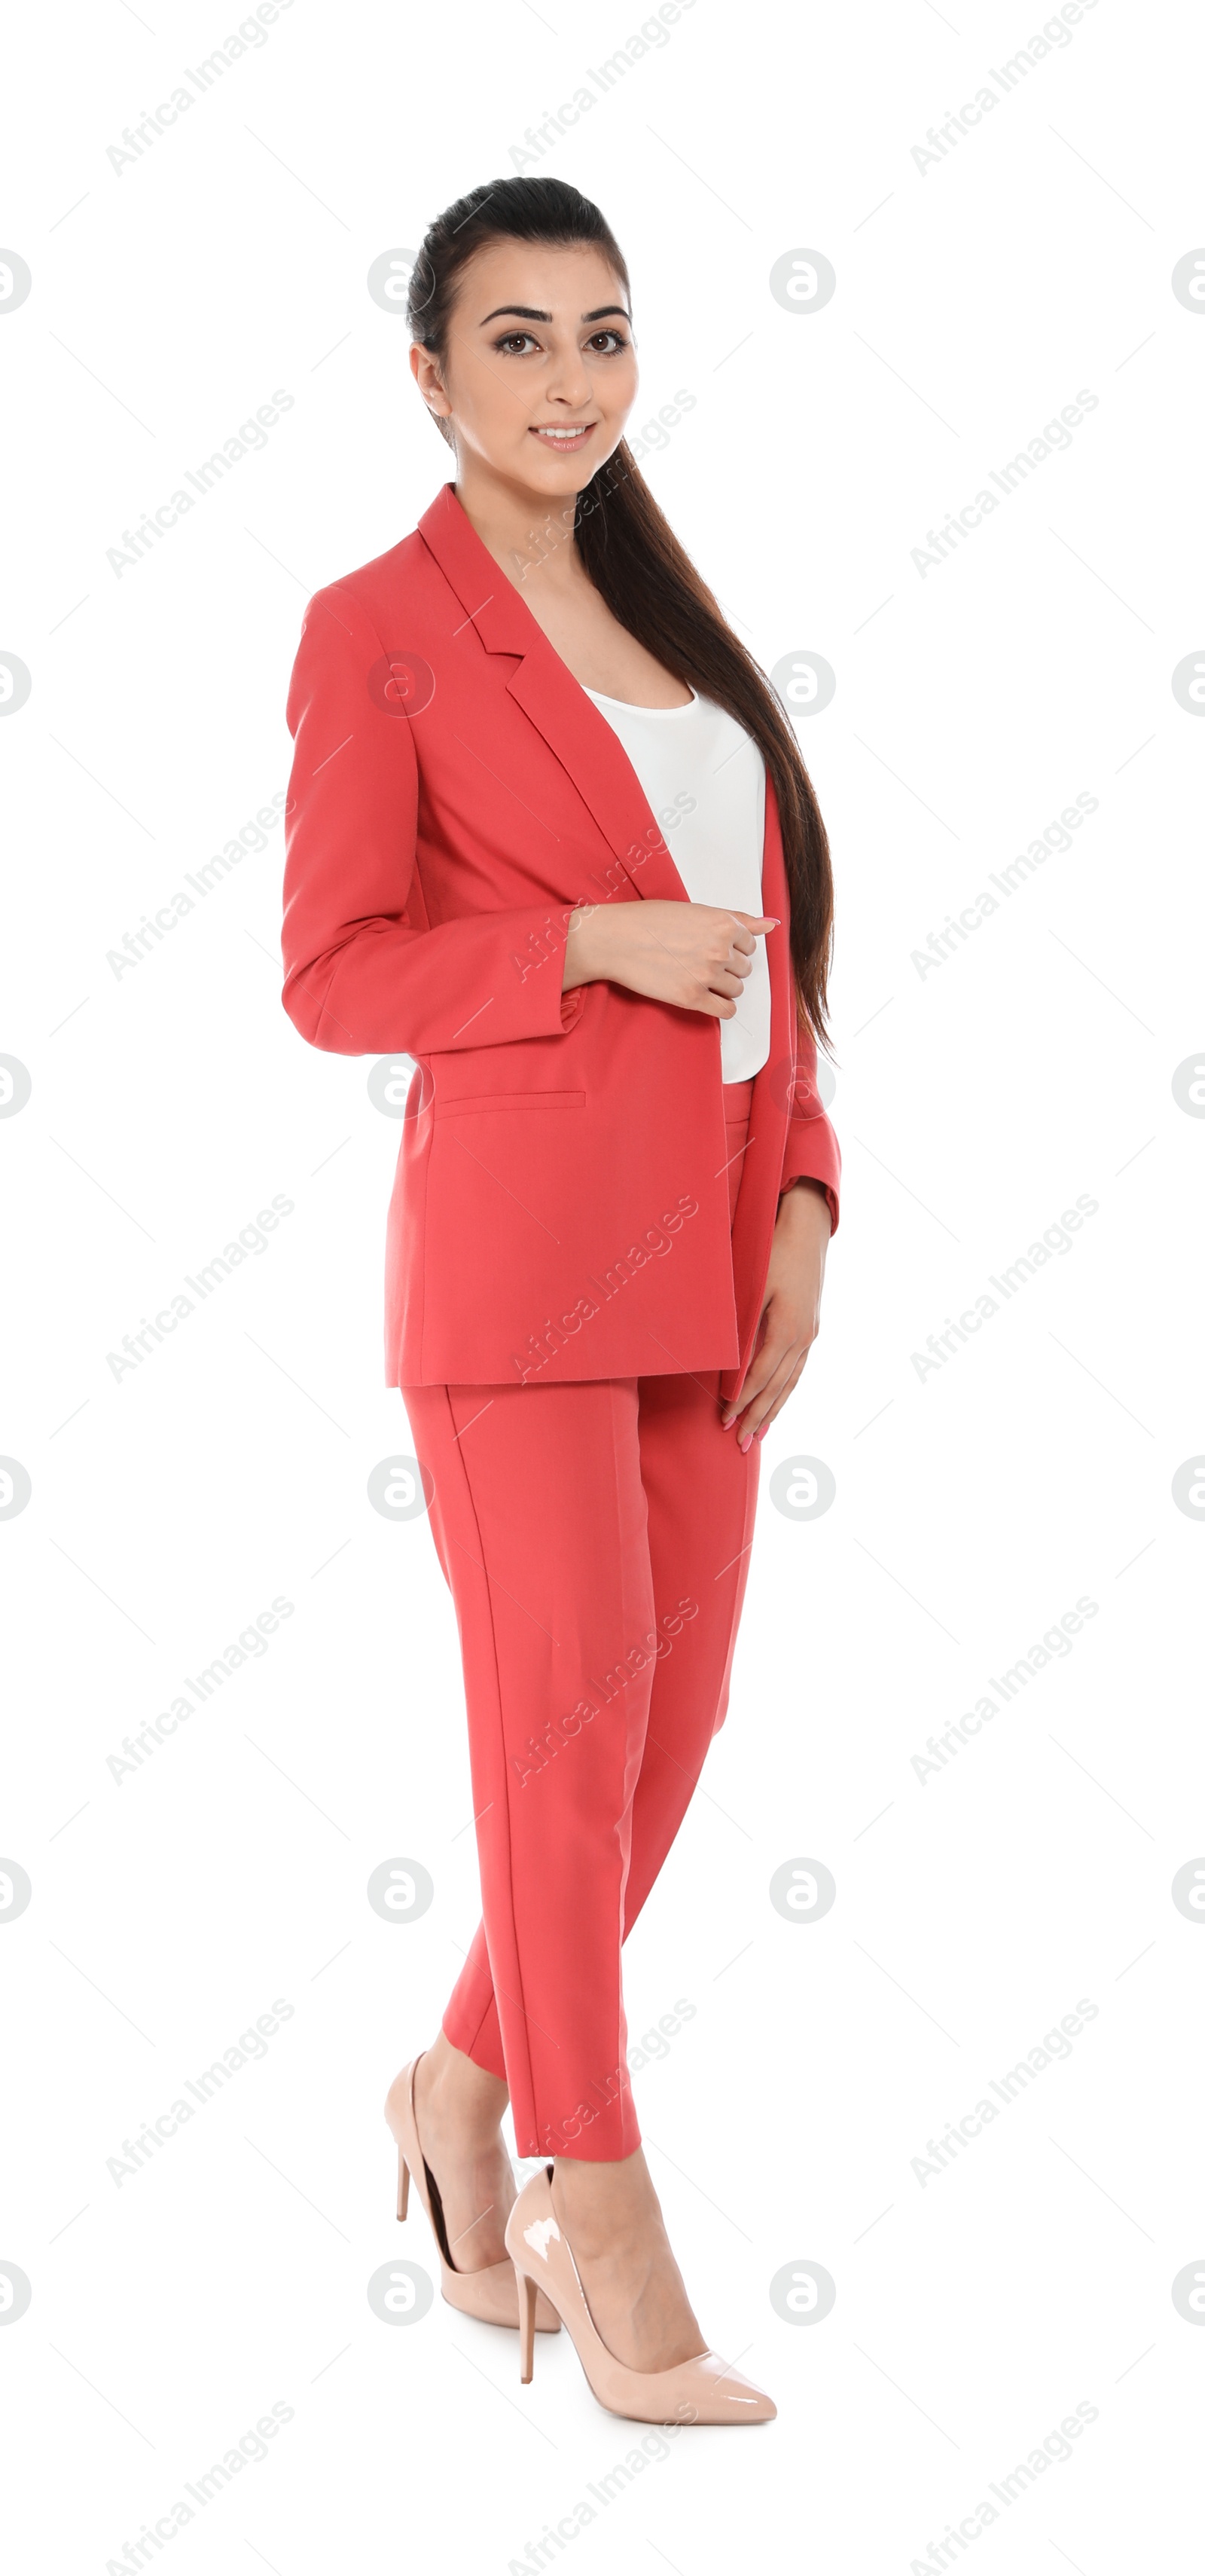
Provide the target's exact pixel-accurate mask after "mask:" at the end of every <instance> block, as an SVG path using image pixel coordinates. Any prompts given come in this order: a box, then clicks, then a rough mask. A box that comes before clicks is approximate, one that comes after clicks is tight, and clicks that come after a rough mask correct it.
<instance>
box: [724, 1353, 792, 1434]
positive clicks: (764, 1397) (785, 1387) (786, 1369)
mask: <svg viewBox="0 0 1205 2576" xmlns="http://www.w3.org/2000/svg"><path fill="white" fill-rule="evenodd" d="M801 1368H803V1360H801V1358H798V1352H793V1355H788V1358H785V1360H783V1370H778V1373H775V1378H772V1381H770V1386H765V1388H762V1391H760V1394H757V1396H754V1399H752V1401H749V1404H747V1406H744V1412H742V1419H739V1422H736V1448H739V1450H747V1448H752V1443H754V1440H760V1437H762V1427H765V1422H767V1417H770V1412H772V1409H778V1404H785V1399H788V1394H790V1388H793V1383H796V1378H798V1370H801Z"/></svg>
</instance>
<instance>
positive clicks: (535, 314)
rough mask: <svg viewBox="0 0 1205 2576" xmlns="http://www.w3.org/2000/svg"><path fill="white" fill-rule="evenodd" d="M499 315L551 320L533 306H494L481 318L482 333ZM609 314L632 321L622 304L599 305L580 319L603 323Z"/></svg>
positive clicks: (533, 319)
mask: <svg viewBox="0 0 1205 2576" xmlns="http://www.w3.org/2000/svg"><path fill="white" fill-rule="evenodd" d="M501 313H515V314H517V315H518V317H519V319H520V320H521V321H523V322H551V320H552V315H551V313H542V312H541V311H540V310H539V308H538V307H537V306H536V305H534V304H496V305H495V306H494V310H493V312H492V313H487V314H485V316H484V317H483V319H482V323H481V329H482V330H483V331H484V329H485V325H486V323H487V322H496V321H497V319H498V316H499V314H501ZM611 313H619V314H622V316H623V319H624V321H625V322H630V321H631V319H632V317H631V314H630V313H629V312H628V311H627V310H626V308H625V306H623V305H622V304H600V305H598V306H597V307H596V308H595V311H594V312H593V313H583V315H582V317H581V318H582V320H583V322H603V321H605V320H606V318H607V316H608V314H611Z"/></svg>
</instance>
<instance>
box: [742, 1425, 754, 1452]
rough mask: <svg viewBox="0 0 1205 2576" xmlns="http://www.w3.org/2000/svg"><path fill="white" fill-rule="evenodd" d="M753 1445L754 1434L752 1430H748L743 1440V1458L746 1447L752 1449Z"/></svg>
mask: <svg viewBox="0 0 1205 2576" xmlns="http://www.w3.org/2000/svg"><path fill="white" fill-rule="evenodd" d="M752 1447H753V1434H752V1432H751V1431H747V1432H746V1433H745V1437H744V1439H743V1440H742V1442H741V1456H742V1458H743V1457H744V1454H745V1451H746V1449H751V1448H752Z"/></svg>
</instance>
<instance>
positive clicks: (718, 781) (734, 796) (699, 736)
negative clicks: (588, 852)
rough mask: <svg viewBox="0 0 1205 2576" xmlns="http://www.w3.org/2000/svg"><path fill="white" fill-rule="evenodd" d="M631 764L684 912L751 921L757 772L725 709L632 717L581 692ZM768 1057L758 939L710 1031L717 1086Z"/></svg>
mask: <svg viewBox="0 0 1205 2576" xmlns="http://www.w3.org/2000/svg"><path fill="white" fill-rule="evenodd" d="M586 695H587V697H588V698H592V699H593V701H594V704H595V706H596V707H597V708H598V711H599V714H600V715H604V716H605V717H606V719H607V722H608V724H609V725H610V726H611V727H612V729H613V731H614V732H615V733H616V734H617V735H618V736H619V740H620V742H621V743H622V744H623V748H624V750H625V751H626V753H627V755H628V759H629V760H630V761H631V764H632V767H633V769H634V770H635V772H636V775H637V777H638V779H639V780H640V784H641V786H642V788H643V789H644V793H645V796H646V797H647V799H648V802H649V805H650V806H651V808H652V810H653V813H654V814H655V815H656V817H657V821H658V822H659V824H660V825H661V829H662V831H663V832H664V834H665V842H666V847H667V849H668V850H669V853H670V856H671V858H672V860H673V862H674V866H675V867H676V869H677V871H678V874H679V876H680V877H681V879H682V883H683V885H684V886H685V888H686V891H687V894H688V895H689V897H690V900H691V902H692V903H711V904H717V905H719V906H721V907H722V908H724V909H726V910H729V911H735V912H748V913H752V915H753V917H754V919H755V920H759V919H760V918H761V914H762V910H763V905H762V883H761V875H762V850H763V846H764V840H765V822H766V769H765V762H764V760H763V759H762V755H761V751H760V749H759V747H758V745H757V743H756V742H754V740H753V739H752V736H751V735H749V734H747V733H746V732H745V729H744V727H743V725H739V724H738V723H737V721H736V718H735V716H730V715H729V713H728V711H727V708H726V707H719V706H716V705H715V703H714V701H713V700H712V699H710V698H702V697H700V696H699V695H698V694H697V693H696V694H695V696H693V697H692V699H691V701H690V704H689V706H685V707H634V706H629V705H628V704H627V702H626V700H625V699H623V698H604V697H603V696H601V695H600V693H599V691H598V690H597V689H587V691H586ZM769 1052H770V973H769V968H768V966H767V964H766V937H765V933H764V932H759V933H758V934H757V952H756V955H755V957H754V960H753V965H752V968H751V970H750V972H749V974H748V975H747V976H746V978H745V989H744V992H743V993H742V995H741V998H740V1000H739V1001H738V1003H737V1006H736V1013H735V1016H734V1018H732V1019H730V1020H721V1022H720V1078H721V1080H722V1081H723V1082H745V1081H747V1080H748V1078H749V1076H750V1074H754V1073H757V1072H758V1071H759V1070H760V1068H761V1066H762V1065H763V1064H764V1063H765V1061H766V1058H767V1056H768V1055H769Z"/></svg>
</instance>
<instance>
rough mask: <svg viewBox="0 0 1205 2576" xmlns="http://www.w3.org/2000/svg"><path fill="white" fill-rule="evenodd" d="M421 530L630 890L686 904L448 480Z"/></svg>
mask: <svg viewBox="0 0 1205 2576" xmlns="http://www.w3.org/2000/svg"><path fill="white" fill-rule="evenodd" d="M418 526H419V534H420V536H421V537H422V539H423V541H424V544H426V545H427V546H429V548H430V550H431V552H432V554H433V555H434V556H435V559H436V561H437V563H438V565H439V567H440V570H441V572H442V573H443V574H444V576H445V579H446V580H447V581H448V582H450V584H451V586H452V589H453V590H454V591H455V593H456V596H457V598H458V599H459V600H460V602H461V604H462V606H463V608H464V609H465V611H466V619H471V621H472V624H473V626H474V627H475V629H476V631H477V634H478V637H479V638H480V641H481V642H482V644H484V646H485V649H486V651H487V653H510V654H514V655H516V656H517V661H516V667H515V669H514V670H513V671H512V672H511V675H510V678H509V680H508V681H507V684H506V685H507V687H508V689H509V691H510V694H511V696H512V697H513V698H515V699H516V700H517V702H518V704H519V705H520V706H521V707H522V709H523V712H524V714H525V715H526V716H528V717H530V720H531V722H532V724H534V725H535V727H536V729H537V732H539V733H541V734H542V735H543V737H544V740H545V742H546V743H547V744H548V746H549V749H550V750H551V751H552V752H554V753H555V755H556V757H557V759H558V760H559V761H560V762H561V765H562V767H563V768H564V769H566V770H567V771H568V773H569V775H570V777H571V778H572V780H573V784H574V786H575V787H576V788H577V790H578V793H579V795H580V796H581V797H582V798H583V800H584V802H585V803H586V804H587V805H588V806H589V809H590V812H591V813H592V815H593V816H594V820H595V822H596V823H597V825H598V827H599V830H600V832H601V833H602V834H603V837H604V839H605V840H606V841H607V843H608V844H609V846H610V848H611V850H612V851H613V853H614V855H615V858H616V859H617V860H618V862H619V865H620V867H621V868H622V869H623V871H624V873H625V875H627V876H628V877H629V878H630V880H631V883H632V885H633V886H634V887H635V890H636V892H637V894H640V895H644V896H646V897H649V896H656V897H659V898H660V899H661V900H662V901H665V902H670V903H686V902H688V901H689V897H688V895H687V891H686V888H685V886H684V885H683V883H682V879H681V877H680V876H679V874H678V871H677V869H676V867H675V866H674V862H673V860H672V858H671V857H670V854H669V851H668V849H667V847H666V844H665V839H664V836H663V834H662V831H661V828H660V825H659V824H658V822H657V820H656V817H655V816H654V814H653V812H652V809H651V807H650V806H649V803H648V800H647V798H646V796H645V793H644V790H643V788H642V786H641V784H640V781H639V779H638V777H637V775H636V772H635V770H634V769H633V767H632V764H631V761H630V760H629V759H628V755H627V753H626V751H625V750H624V748H623V745H622V743H621V742H620V740H619V737H618V735H617V734H616V733H615V732H613V730H612V728H611V726H610V725H609V724H608V723H607V720H606V717H605V716H604V715H600V713H599V710H598V708H597V707H596V706H595V705H594V703H593V700H592V699H590V698H588V697H587V695H586V692H585V690H584V689H583V688H582V687H581V685H580V683H579V682H578V681H577V680H575V679H574V676H573V673H572V671H571V670H570V669H569V667H568V665H567V663H565V662H563V661H562V660H561V657H560V654H559V653H558V652H557V651H556V648H555V646H554V645H552V644H550V643H549V640H548V637H547V636H546V635H545V633H544V630H543V627H542V626H540V625H539V624H538V623H537V621H536V619H535V618H534V617H533V616H532V613H531V610H530V609H529V607H528V605H527V602H526V600H525V599H524V598H523V596H522V594H521V592H520V591H519V590H518V589H517V588H516V586H515V584H514V582H512V581H510V580H509V579H508V578H507V575H506V574H505V573H504V572H503V571H502V569H501V566H500V565H499V564H496V563H495V561H494V558H493V556H492V555H491V553H490V551H489V549H488V547H487V546H484V545H483V544H482V542H481V539H480V537H479V536H478V534H477V531H476V529H475V528H474V526H473V524H472V522H471V520H470V519H468V518H467V517H466V515H465V512H464V510H463V509H462V508H461V505H460V503H459V501H458V500H457V498H456V488H455V485H454V484H452V483H445V484H444V486H443V488H442V490H441V491H439V492H438V493H437V494H436V496H435V499H434V501H433V502H432V503H431V506H430V508H429V509H428V510H425V511H424V513H423V516H422V518H421V519H420V520H419V523H418Z"/></svg>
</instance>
